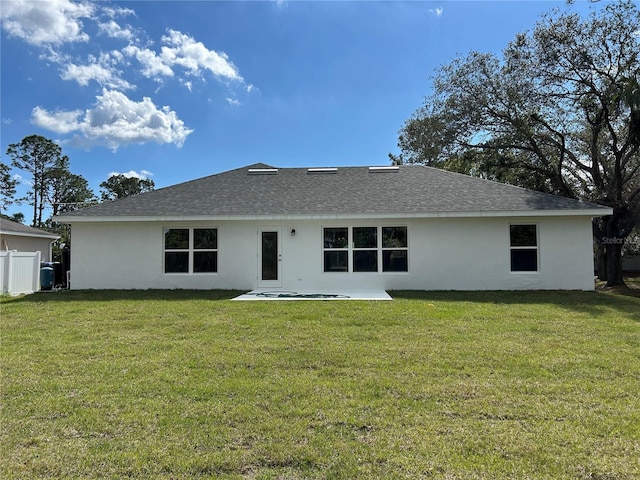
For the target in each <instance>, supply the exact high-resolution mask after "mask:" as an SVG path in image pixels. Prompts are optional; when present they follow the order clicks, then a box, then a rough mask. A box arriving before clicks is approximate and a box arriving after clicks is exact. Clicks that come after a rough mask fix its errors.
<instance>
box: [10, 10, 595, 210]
mask: <svg viewBox="0 0 640 480" xmlns="http://www.w3.org/2000/svg"><path fill="white" fill-rule="evenodd" d="M604 3H605V2H599V3H597V4H592V3H591V2H589V1H587V0H578V1H577V2H575V3H574V4H573V5H567V2H566V1H565V0H560V1H550V0H549V1H541V0H539V1H480V0H475V1H446V0H444V1H442V0H441V1H433V2H432V1H412V2H402V1H344V2H339V1H331V2H329V1H316V2H311V1H284V0H282V1H268V0H264V1H253V2H242V1H236V2H218V1H135V2H115V1H114V2H105V1H100V2H89V1H86V2H72V1H69V0H47V1H42V0H36V1H12V0H2V4H1V5H0V17H1V25H2V33H1V34H2V37H1V42H2V43H1V62H2V64H1V68H2V70H1V92H0V93H1V97H0V98H1V105H0V106H1V111H0V116H1V122H2V123H1V125H0V126H1V145H0V148H1V153H2V157H1V158H2V161H3V162H4V163H6V164H9V163H10V159H9V158H8V157H7V156H6V154H5V152H6V150H7V146H8V145H9V144H10V143H18V142H20V141H21V140H22V138H24V137H25V136H28V135H32V134H37V135H42V136H44V137H47V138H50V139H52V140H54V141H56V142H57V143H58V144H59V145H61V146H62V149H63V153H64V154H65V155H67V156H69V158H70V160H71V171H72V172H73V173H75V174H78V175H82V176H83V177H84V178H86V179H87V180H88V181H89V184H90V187H91V188H92V189H93V190H94V191H95V193H96V194H99V184H100V182H102V181H104V180H106V179H107V178H108V176H109V175H111V174H113V173H123V174H127V175H133V176H140V177H146V178H150V179H152V180H153V181H154V182H155V185H156V188H161V187H164V186H167V185H172V184H175V183H179V182H183V181H187V180H191V179H195V178H199V177H203V176H206V175H211V174H214V173H218V172H221V171H225V170H229V169H232V168H237V167H240V166H244V165H248V164H252V163H256V162H264V163H268V164H271V165H274V166H279V167H289V166H307V167H310V166H341V165H386V164H388V162H389V159H388V154H389V153H390V152H393V153H397V146H396V143H397V133H398V130H399V129H400V128H401V126H402V124H403V123H404V121H405V120H406V119H408V118H409V117H410V116H411V114H412V113H413V112H414V111H415V110H416V109H417V108H418V107H419V106H420V105H421V104H422V101H423V99H424V97H425V96H426V95H428V94H429V92H430V76H431V75H433V74H434V73H435V71H436V69H437V68H438V67H439V66H441V65H444V64H446V63H448V62H450V61H451V60H452V59H453V58H454V57H455V56H456V55H457V54H462V55H465V54H467V53H468V52H470V51H472V50H477V51H483V52H495V53H498V52H500V51H501V50H502V49H503V48H504V47H505V46H506V45H507V43H508V42H509V41H510V40H512V39H513V38H514V36H515V34H516V33H518V32H522V31H526V30H531V29H532V28H533V27H534V26H535V23H536V21H537V20H538V19H539V18H540V15H541V14H542V13H544V12H549V11H551V10H552V9H553V8H556V7H558V8H561V9H568V10H570V11H577V12H580V13H583V14H587V13H588V11H589V9H590V8H601V7H602V6H603V4H604ZM13 173H15V174H19V173H20V172H18V171H14V172H13ZM25 188H28V184H27V183H26V179H25V180H24V182H23V185H22V189H25ZM15 211H22V212H23V213H25V215H26V220H27V221H28V220H30V215H29V211H30V210H29V207H28V206H27V205H22V206H18V207H12V208H11V209H10V210H9V213H12V212H15Z"/></svg>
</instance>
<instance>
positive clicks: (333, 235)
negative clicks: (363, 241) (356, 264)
mask: <svg viewBox="0 0 640 480" xmlns="http://www.w3.org/2000/svg"><path fill="white" fill-rule="evenodd" d="M348 247H349V229H348V228H325V229H324V271H325V272H348V271H349V249H348Z"/></svg>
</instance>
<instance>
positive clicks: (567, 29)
mask: <svg viewBox="0 0 640 480" xmlns="http://www.w3.org/2000/svg"><path fill="white" fill-rule="evenodd" d="M638 32H640V11H639V10H638V7H637V6H636V5H635V4H634V3H632V2H630V1H620V2H617V3H611V4H607V5H606V6H605V7H603V8H602V9H600V10H599V11H597V12H596V11H594V12H593V13H592V14H591V15H590V16H589V17H588V18H582V17H580V16H579V15H577V14H572V13H559V12H552V13H551V14H548V15H546V16H544V17H543V18H542V19H541V20H540V22H538V24H537V25H536V27H535V28H534V30H533V31H531V32H528V33H522V34H519V35H517V36H516V38H515V39H514V40H513V41H512V42H511V43H510V44H509V45H508V46H507V47H506V48H505V50H504V51H503V53H502V56H501V57H497V56H495V55H492V54H486V53H479V52H472V53H470V54H469V55H468V56H466V57H459V58H456V59H455V60H453V61H452V62H451V63H450V64H448V65H445V66H443V67H442V68H441V69H440V70H439V71H438V72H437V74H436V75H435V78H434V82H433V94H432V95H431V96H430V97H428V98H427V99H426V101H425V104H424V105H423V106H422V107H421V108H420V109H418V110H417V111H416V112H415V114H414V115H413V117H412V118H410V119H409V120H407V122H406V123H405V124H404V126H403V127H402V129H401V130H400V135H399V142H398V145H399V147H400V149H401V153H400V155H398V156H394V155H391V159H392V161H394V162H395V163H424V164H428V165H432V166H437V167H443V168H451V165H452V164H453V165H454V166H457V167H460V168H463V169H464V168H467V167H469V172H468V173H476V174H478V173H480V174H481V175H483V176H488V177H491V176H493V177H497V179H498V180H502V181H508V182H510V183H514V184H518V185H521V186H525V187H529V188H531V187H532V186H533V187H534V188H537V189H538V190H542V191H546V192H551V193H555V194H559V195H563V196H566V197H570V198H579V199H586V200H591V201H595V202H598V203H601V204H603V205H607V206H610V207H612V208H613V215H611V216H608V217H605V218H603V219H601V220H600V221H598V222H596V223H595V224H594V227H595V228H594V232H595V233H596V235H595V237H596V240H597V241H598V243H599V247H600V249H601V250H602V251H603V253H604V257H603V258H604V259H605V260H606V266H605V267H603V268H602V269H601V271H600V275H601V277H604V278H606V280H607V283H608V285H617V284H621V283H623V278H622V255H621V252H622V248H623V243H624V241H625V239H626V237H627V236H628V235H629V233H630V232H631V231H632V229H633V227H634V225H635V224H636V223H637V222H638V221H639V220H640V182H639V178H640V153H639V150H640V91H639V89H638V81H639V79H640V62H639V56H640V36H639V35H638ZM452 159H454V160H455V159H466V160H465V161H466V163H465V162H459V161H452ZM532 183H533V185H532Z"/></svg>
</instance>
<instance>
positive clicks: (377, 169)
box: [369, 165, 400, 173]
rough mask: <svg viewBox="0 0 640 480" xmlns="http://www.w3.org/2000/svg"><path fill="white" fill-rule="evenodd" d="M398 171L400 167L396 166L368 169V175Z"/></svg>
mask: <svg viewBox="0 0 640 480" xmlns="http://www.w3.org/2000/svg"><path fill="white" fill-rule="evenodd" d="M399 170H400V167H399V166H397V165H394V166H391V167H369V173H379V172H397V171H399Z"/></svg>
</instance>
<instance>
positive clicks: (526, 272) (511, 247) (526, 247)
mask: <svg viewBox="0 0 640 480" xmlns="http://www.w3.org/2000/svg"><path fill="white" fill-rule="evenodd" d="M518 226H522V227H528V226H532V227H535V229H536V244H535V246H533V245H522V246H518V245H516V246H514V245H511V227H518ZM508 233H509V273H512V274H514V275H535V274H538V273H540V226H539V225H538V224H537V223H532V222H518V223H510V224H509V230H508ZM514 250H535V252H536V269H535V270H514V269H513V265H512V261H511V254H512V252H513V251H514Z"/></svg>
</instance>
